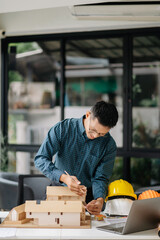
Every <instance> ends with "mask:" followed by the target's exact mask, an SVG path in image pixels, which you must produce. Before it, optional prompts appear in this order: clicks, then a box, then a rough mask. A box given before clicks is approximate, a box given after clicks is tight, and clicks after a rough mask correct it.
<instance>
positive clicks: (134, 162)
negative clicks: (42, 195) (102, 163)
mask: <svg viewBox="0 0 160 240" xmlns="http://www.w3.org/2000/svg"><path fill="white" fill-rule="evenodd" d="M7 2H8V1H7ZM77 2H78V3H79V7H80V6H81V7H82V8H79V9H77V8H76V6H74V3H75V1H68V5H66V3H65V1H61V3H50V1H46V5H44V3H42V1H40V5H39V7H37V6H36V4H35V3H31V2H29V3H28V5H22V4H21V3H20V1H18V0H17V9H16V7H13V6H10V5H8V6H7V5H4V6H3V9H2V10H1V13H0V29H2V31H1V166H0V171H1V172H13V173H14V172H15V173H18V174H33V175H34V174H39V173H40V172H39V171H38V170H37V169H36V168H35V167H34V156H35V154H36V152H37V150H38V148H39V147H40V144H41V143H42V141H43V140H44V138H45V136H46V134H47V132H48V130H49V129H50V128H51V127H52V126H53V125H54V124H55V123H57V122H58V121H60V120H63V119H65V118H72V117H76V118H79V117H81V116H82V115H84V114H85V113H86V111H87V110H90V108H91V106H92V105H93V104H94V103H95V102H96V101H98V100H105V101H109V102H111V103H114V104H115V105H116V107H117V109H118V112H119V121H118V124H117V126H116V127H115V128H113V129H112V130H111V135H112V136H113V137H114V139H115V141H116V143H117V147H118V151H117V157H116V161H115V165H114V171H113V175H112V178H111V179H110V181H113V180H115V179H120V178H122V179H126V180H127V181H129V182H131V183H132V185H133V186H134V189H137V188H139V187H144V186H151V185H158V184H160V28H159V23H160V19H159V18H158V17H157V19H154V21H153V20H152V18H151V17H150V16H149V15H148V16H147V17H148V19H146V18H145V17H146V16H145V14H144V16H143V17H144V19H143V18H142V20H141V18H139V20H133V19H130V16H129V15H128V18H125V17H124V16H123V14H122V15H121V16H119V18H120V19H117V16H116V18H115V19H114V17H112V16H110V18H109V19H107V17H106V16H104V15H102V12H101V11H102V9H104V8H105V9H107V7H111V4H110V5H107V4H108V2H109V1H101V3H99V1H77ZM110 2H112V1H110ZM113 2H114V1H113ZM120 2H121V3H122V4H119V3H117V5H114V4H113V7H114V6H118V7H119V9H121V7H124V6H123V2H124V1H120ZM131 2H132V3H133V4H135V2H136V1H131ZM147 2H148V3H147ZM153 2H154V3H153V5H154V4H155V5H154V6H156V4H157V3H156V2H157V1H153ZM78 3H77V4H78ZM86 3H88V4H92V5H90V6H89V7H90V8H89V10H88V11H90V10H91V9H92V8H91V7H93V11H98V13H99V14H100V19H97V18H98V17H97V16H96V17H95V19H94V14H91V18H90V19H89V18H87V17H86V18H85V16H83V14H82V13H83V11H84V9H85V11H87V9H88V7H87V6H85V5H84V4H86ZM96 4H97V5H96ZM118 4H119V5H118ZM136 4H137V3H136ZM51 5H52V6H51ZM83 5H84V6H83ZM128 6H129V7H130V9H131V8H132V7H133V6H132V5H131V4H129V5H128ZM140 6H141V5H139V6H138V5H137V9H138V7H140ZM146 6H147V9H148V6H149V7H150V8H151V4H149V1H144V3H143V6H142V7H143V8H144V9H145V7H146ZM12 7H13V8H12ZM74 7H75V8H74ZM83 7H85V8H83ZM94 7H95V8H94ZM96 7H97V8H96ZM132 9H133V8H132ZM73 11H74V14H73ZM76 11H77V12H76ZM137 12H138V10H137ZM144 12H145V11H144ZM146 12H147V10H146ZM93 13H94V12H93ZM78 14H79V15H78ZM81 14H82V15H81ZM151 14H152V13H151ZM102 16H103V17H102ZM53 161H54V159H53Z"/></svg>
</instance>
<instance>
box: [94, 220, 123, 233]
mask: <svg viewBox="0 0 160 240" xmlns="http://www.w3.org/2000/svg"><path fill="white" fill-rule="evenodd" d="M124 225H125V223H124V222H123V223H115V224H110V225H105V226H101V227H98V229H100V230H104V231H105V230H108V231H113V232H119V233H122V231H123V228H124Z"/></svg>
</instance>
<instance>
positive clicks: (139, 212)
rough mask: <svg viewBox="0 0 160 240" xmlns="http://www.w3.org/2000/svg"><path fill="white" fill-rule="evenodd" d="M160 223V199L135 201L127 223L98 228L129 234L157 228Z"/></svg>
mask: <svg viewBox="0 0 160 240" xmlns="http://www.w3.org/2000/svg"><path fill="white" fill-rule="evenodd" d="M159 223H160V197H158V198H150V199H144V200H135V201H133V203H132V206H131V209H130V212H129V214H128V217H127V219H126V221H125V222H120V223H114V224H109V225H103V226H99V227H97V229H99V230H102V231H107V232H112V233H118V234H128V233H134V232H139V231H144V230H149V229H153V228H157V226H158V224H159Z"/></svg>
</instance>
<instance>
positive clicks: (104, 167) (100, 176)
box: [92, 142, 117, 199]
mask: <svg viewBox="0 0 160 240" xmlns="http://www.w3.org/2000/svg"><path fill="white" fill-rule="evenodd" d="M108 149H109V150H108V151H107V152H106V154H105V156H104V157H103V159H102V160H101V161H100V163H99V165H98V166H97V169H96V171H95V174H94V176H93V178H92V191H93V196H94V199H97V198H99V197H102V198H103V199H105V197H106V194H107V187H108V182H109V179H110V177H111V175H112V171H113V166H114V162H115V157H116V152H117V147H116V144H115V142H111V143H110V144H109V147H108Z"/></svg>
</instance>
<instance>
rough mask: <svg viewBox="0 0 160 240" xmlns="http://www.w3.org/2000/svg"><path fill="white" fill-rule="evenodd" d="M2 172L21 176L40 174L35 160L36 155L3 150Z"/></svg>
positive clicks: (0, 167)
mask: <svg viewBox="0 0 160 240" xmlns="http://www.w3.org/2000/svg"><path fill="white" fill-rule="evenodd" d="M2 154H3V156H2V160H3V161H1V166H0V171H2V172H16V173H19V174H40V171H39V170H38V169H36V168H35V165H34V158H35V155H36V153H29V152H19V151H17V152H14V151H7V150H5V149H4V148H3V151H2Z"/></svg>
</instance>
